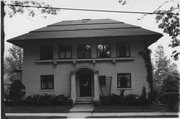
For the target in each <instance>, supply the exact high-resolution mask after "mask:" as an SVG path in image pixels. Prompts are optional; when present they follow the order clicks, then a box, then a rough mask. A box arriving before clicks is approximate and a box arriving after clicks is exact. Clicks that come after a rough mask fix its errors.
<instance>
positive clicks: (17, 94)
mask: <svg viewBox="0 0 180 119" xmlns="http://www.w3.org/2000/svg"><path fill="white" fill-rule="evenodd" d="M24 89H25V87H24V85H23V84H22V82H21V81H19V80H15V81H13V83H12V84H11V86H10V90H9V99H11V100H14V101H20V100H22V98H23V97H24V95H25V93H24V92H23V90H24Z"/></svg>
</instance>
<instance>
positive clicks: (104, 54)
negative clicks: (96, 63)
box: [97, 44, 111, 58]
mask: <svg viewBox="0 0 180 119" xmlns="http://www.w3.org/2000/svg"><path fill="white" fill-rule="evenodd" d="M97 57H98V58H109V57H111V49H110V44H98V45H97Z"/></svg>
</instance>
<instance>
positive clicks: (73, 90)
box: [71, 73, 76, 104]
mask: <svg viewBox="0 0 180 119" xmlns="http://www.w3.org/2000/svg"><path fill="white" fill-rule="evenodd" d="M71 99H72V100H73V104H74V103H75V101H76V76H75V73H72V74H71Z"/></svg>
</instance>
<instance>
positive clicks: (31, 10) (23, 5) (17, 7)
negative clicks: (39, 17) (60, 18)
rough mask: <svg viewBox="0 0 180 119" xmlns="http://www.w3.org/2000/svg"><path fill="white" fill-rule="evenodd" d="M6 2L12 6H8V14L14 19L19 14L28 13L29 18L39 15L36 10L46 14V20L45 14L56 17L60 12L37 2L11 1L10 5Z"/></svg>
mask: <svg viewBox="0 0 180 119" xmlns="http://www.w3.org/2000/svg"><path fill="white" fill-rule="evenodd" d="M5 2H6V4H11V5H9V6H8V7H9V9H8V10H7V11H6V14H8V15H9V17H13V16H14V15H16V14H17V13H21V14H23V13H24V12H28V15H29V16H31V17H34V16H35V15H36V13H37V11H36V10H35V9H39V11H40V12H41V14H44V18H46V15H45V14H52V15H56V14H57V11H58V9H55V8H52V7H51V6H50V5H49V4H45V3H44V2H36V1H10V3H8V2H7V1H5ZM28 6H31V7H28Z"/></svg>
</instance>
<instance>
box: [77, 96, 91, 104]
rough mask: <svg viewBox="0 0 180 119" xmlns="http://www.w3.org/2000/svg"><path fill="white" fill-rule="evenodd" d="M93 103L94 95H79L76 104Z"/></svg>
mask: <svg viewBox="0 0 180 119" xmlns="http://www.w3.org/2000/svg"><path fill="white" fill-rule="evenodd" d="M91 103H93V98H92V97H78V98H76V104H91Z"/></svg>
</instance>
